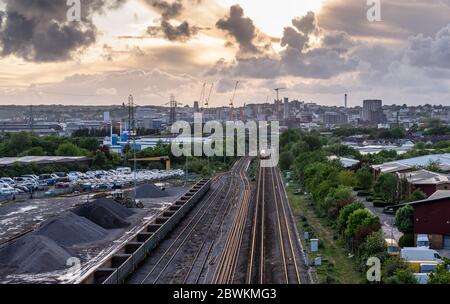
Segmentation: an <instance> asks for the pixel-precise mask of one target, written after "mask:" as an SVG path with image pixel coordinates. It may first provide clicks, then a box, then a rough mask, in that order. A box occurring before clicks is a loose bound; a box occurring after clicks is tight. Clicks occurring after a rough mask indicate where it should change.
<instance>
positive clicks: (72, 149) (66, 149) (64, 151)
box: [55, 142, 88, 156]
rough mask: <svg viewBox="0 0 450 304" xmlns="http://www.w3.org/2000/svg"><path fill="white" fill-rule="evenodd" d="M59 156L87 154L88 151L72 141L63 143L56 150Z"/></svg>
mask: <svg viewBox="0 0 450 304" xmlns="http://www.w3.org/2000/svg"><path fill="white" fill-rule="evenodd" d="M55 153H56V155H58V156H86V155H87V154H88V152H87V151H86V150H84V149H80V148H79V147H77V146H76V145H74V144H73V143H70V142H65V143H62V144H60V145H59V146H58V149H56V151H55Z"/></svg>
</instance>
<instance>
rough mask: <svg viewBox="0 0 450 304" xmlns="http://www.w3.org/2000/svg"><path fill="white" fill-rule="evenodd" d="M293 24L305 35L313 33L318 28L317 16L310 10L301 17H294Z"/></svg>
mask: <svg viewBox="0 0 450 304" xmlns="http://www.w3.org/2000/svg"><path fill="white" fill-rule="evenodd" d="M292 25H294V26H295V27H296V28H297V29H298V30H299V31H300V32H301V33H303V34H305V35H309V34H312V33H313V32H314V31H316V30H317V22H316V16H315V14H314V13H313V12H308V13H307V14H306V15H305V16H303V17H301V18H295V19H293V20H292Z"/></svg>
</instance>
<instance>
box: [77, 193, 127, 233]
mask: <svg viewBox="0 0 450 304" xmlns="http://www.w3.org/2000/svg"><path fill="white" fill-rule="evenodd" d="M73 212H74V213H75V214H77V215H79V216H82V217H84V218H87V219H88V220H90V221H92V222H93V223H95V224H97V225H99V226H100V227H102V228H105V229H118V228H125V227H128V226H130V222H128V221H127V220H126V219H127V218H128V217H130V216H132V215H133V214H134V211H132V210H131V209H128V208H125V207H124V206H122V205H119V204H118V203H116V202H115V201H113V200H109V199H101V200H96V201H94V202H92V203H86V204H84V205H82V206H80V207H78V208H76V209H75V210H74V211H73Z"/></svg>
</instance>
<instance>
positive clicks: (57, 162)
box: [0, 156, 91, 168]
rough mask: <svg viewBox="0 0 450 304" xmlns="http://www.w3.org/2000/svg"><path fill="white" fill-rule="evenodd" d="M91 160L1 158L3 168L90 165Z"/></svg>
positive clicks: (72, 158) (75, 158) (38, 157)
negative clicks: (33, 165) (15, 166)
mask: <svg viewBox="0 0 450 304" xmlns="http://www.w3.org/2000/svg"><path fill="white" fill-rule="evenodd" d="M90 161H91V159H90V158H89V157H85V156H71V157H69V156H25V157H3V158H0V168H1V167H11V166H13V165H15V164H17V165H31V164H36V165H69V164H78V165H89V163H90Z"/></svg>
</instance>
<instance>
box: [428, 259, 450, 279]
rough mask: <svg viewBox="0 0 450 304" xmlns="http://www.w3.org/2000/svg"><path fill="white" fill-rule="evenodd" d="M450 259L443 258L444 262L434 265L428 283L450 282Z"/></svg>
mask: <svg viewBox="0 0 450 304" xmlns="http://www.w3.org/2000/svg"><path fill="white" fill-rule="evenodd" d="M449 266H450V259H446V258H444V262H443V263H441V264H439V265H438V266H436V269H435V270H434V273H430V277H429V279H428V284H450V271H449V270H448V267H449Z"/></svg>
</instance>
